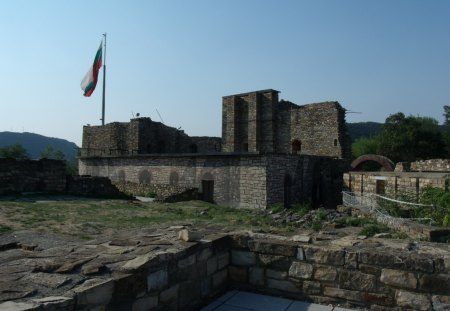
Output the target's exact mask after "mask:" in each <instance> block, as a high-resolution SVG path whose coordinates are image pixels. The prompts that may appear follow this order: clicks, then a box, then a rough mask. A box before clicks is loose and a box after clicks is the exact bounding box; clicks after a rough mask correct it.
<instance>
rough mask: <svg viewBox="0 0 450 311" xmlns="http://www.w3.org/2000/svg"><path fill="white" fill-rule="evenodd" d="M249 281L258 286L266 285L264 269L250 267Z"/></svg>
mask: <svg viewBox="0 0 450 311" xmlns="http://www.w3.org/2000/svg"><path fill="white" fill-rule="evenodd" d="M248 281H249V283H250V284H253V285H256V286H263V285H264V269H261V268H253V267H251V268H249V269H248Z"/></svg>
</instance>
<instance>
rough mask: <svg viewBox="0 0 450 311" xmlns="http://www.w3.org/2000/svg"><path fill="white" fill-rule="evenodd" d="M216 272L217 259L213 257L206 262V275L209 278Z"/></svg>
mask: <svg viewBox="0 0 450 311" xmlns="http://www.w3.org/2000/svg"><path fill="white" fill-rule="evenodd" d="M216 271H217V257H216V256H214V257H212V258H210V259H208V261H206V274H207V275H208V276H209V275H211V274H213V273H214V272H216Z"/></svg>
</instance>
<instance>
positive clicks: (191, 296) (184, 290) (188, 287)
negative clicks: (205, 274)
mask: <svg viewBox="0 0 450 311" xmlns="http://www.w3.org/2000/svg"><path fill="white" fill-rule="evenodd" d="M201 299H202V297H201V289H200V282H198V281H188V282H183V283H180V284H179V288H178V308H179V310H194V307H195V306H198V305H200V303H201ZM195 309H197V308H195Z"/></svg>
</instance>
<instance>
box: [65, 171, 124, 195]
mask: <svg viewBox="0 0 450 311" xmlns="http://www.w3.org/2000/svg"><path fill="white" fill-rule="evenodd" d="M66 193H67V194H71V195H79V196H87V197H106V198H121V199H123V198H131V196H128V195H126V192H124V191H122V190H121V189H120V188H119V187H116V186H115V185H113V184H112V183H111V180H110V179H109V178H106V177H93V176H68V177H67V191H66Z"/></svg>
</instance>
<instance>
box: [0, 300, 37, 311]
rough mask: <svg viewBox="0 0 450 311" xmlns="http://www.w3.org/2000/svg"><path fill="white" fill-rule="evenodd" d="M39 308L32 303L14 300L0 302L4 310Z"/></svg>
mask: <svg viewBox="0 0 450 311" xmlns="http://www.w3.org/2000/svg"><path fill="white" fill-rule="evenodd" d="M38 309H39V307H38V306H36V305H35V304H31V303H24V302H13V301H7V302H3V303H0V310H2V311H33V310H38Z"/></svg>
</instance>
